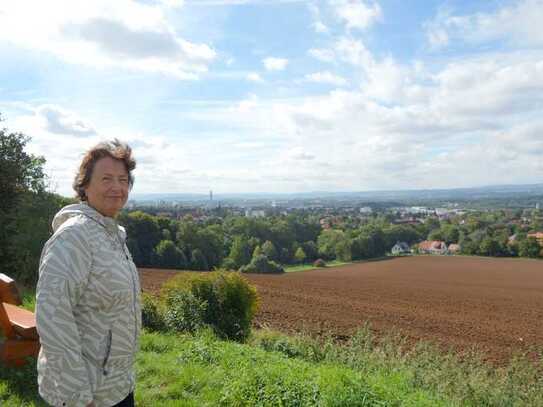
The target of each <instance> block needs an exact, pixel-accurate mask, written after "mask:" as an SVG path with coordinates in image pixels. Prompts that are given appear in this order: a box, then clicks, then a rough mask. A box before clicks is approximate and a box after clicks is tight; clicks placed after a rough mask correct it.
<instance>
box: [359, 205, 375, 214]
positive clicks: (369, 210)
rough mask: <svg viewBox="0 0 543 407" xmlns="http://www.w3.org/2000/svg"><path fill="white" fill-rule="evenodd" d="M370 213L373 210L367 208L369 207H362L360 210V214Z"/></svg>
mask: <svg viewBox="0 0 543 407" xmlns="http://www.w3.org/2000/svg"><path fill="white" fill-rule="evenodd" d="M372 212H373V209H371V207H369V206H364V207H362V208H360V213H364V214H370V213H372Z"/></svg>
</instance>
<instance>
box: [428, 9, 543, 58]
mask: <svg viewBox="0 0 543 407" xmlns="http://www.w3.org/2000/svg"><path fill="white" fill-rule="evenodd" d="M542 22H543V0H520V1H517V2H516V3H515V4H513V5H508V6H504V7H502V8H500V9H498V10H496V11H495V12H490V13H476V14H470V15H452V14H451V13H450V12H447V11H441V12H440V13H438V15H437V16H436V18H435V19H434V20H433V21H430V22H429V23H427V24H426V34H427V39H428V42H429V44H430V46H432V47H433V48H440V47H444V46H446V45H448V44H449V43H451V40H452V39H454V40H461V41H465V42H467V43H471V44H479V43H485V42H491V41H497V40H506V41H507V42H508V43H509V44H511V45H515V46H520V47H530V46H534V47H540V46H543V30H541V23H542Z"/></svg>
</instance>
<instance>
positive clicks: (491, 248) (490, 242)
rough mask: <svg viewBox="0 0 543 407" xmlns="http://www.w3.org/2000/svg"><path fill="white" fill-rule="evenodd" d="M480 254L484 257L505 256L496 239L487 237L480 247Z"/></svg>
mask: <svg viewBox="0 0 543 407" xmlns="http://www.w3.org/2000/svg"><path fill="white" fill-rule="evenodd" d="M479 254H481V255H483V256H500V255H502V254H503V248H502V246H501V245H500V243H499V242H498V241H497V240H496V239H493V238H492V237H489V236H486V237H485V238H484V239H483V240H482V241H481V244H480V245H479Z"/></svg>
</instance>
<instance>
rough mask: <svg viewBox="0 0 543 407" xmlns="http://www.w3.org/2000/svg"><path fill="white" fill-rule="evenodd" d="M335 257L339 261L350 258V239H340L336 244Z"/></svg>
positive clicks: (349, 259)
mask: <svg viewBox="0 0 543 407" xmlns="http://www.w3.org/2000/svg"><path fill="white" fill-rule="evenodd" d="M336 259H338V260H341V261H351V260H352V248H351V241H350V240H349V239H348V238H345V239H342V240H340V241H339V242H338V243H337V244H336Z"/></svg>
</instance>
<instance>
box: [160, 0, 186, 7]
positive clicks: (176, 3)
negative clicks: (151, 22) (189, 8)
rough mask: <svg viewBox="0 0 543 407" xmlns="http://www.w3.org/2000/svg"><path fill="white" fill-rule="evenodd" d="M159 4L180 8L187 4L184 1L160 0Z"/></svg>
mask: <svg viewBox="0 0 543 407" xmlns="http://www.w3.org/2000/svg"><path fill="white" fill-rule="evenodd" d="M159 3H161V4H164V5H165V6H166V7H171V8H180V7H182V6H183V4H185V1H184V0H159Z"/></svg>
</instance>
